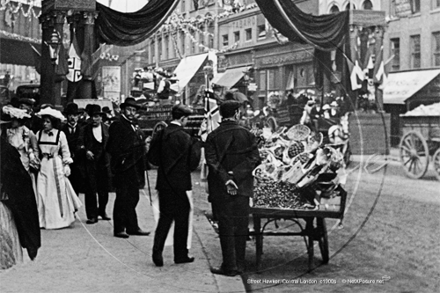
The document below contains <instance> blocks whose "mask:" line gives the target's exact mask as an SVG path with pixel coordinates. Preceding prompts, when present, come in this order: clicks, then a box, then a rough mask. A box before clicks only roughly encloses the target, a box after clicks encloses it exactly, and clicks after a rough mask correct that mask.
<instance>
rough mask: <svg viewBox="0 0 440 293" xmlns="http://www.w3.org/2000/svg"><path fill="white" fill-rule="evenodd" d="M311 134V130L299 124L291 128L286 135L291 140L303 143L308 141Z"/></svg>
mask: <svg viewBox="0 0 440 293" xmlns="http://www.w3.org/2000/svg"><path fill="white" fill-rule="evenodd" d="M310 133H311V131H310V128H308V127H307V126H305V125H302V124H297V125H293V126H292V127H290V128H289V130H287V132H286V135H287V137H288V138H289V139H290V140H296V141H301V140H306V139H307V138H308V137H309V135H310Z"/></svg>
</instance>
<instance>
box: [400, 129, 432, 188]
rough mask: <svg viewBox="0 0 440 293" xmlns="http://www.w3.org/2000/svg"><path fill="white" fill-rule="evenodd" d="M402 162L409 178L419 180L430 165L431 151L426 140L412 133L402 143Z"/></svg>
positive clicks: (405, 136) (406, 135)
mask: <svg viewBox="0 0 440 293" xmlns="http://www.w3.org/2000/svg"><path fill="white" fill-rule="evenodd" d="M399 148H400V161H401V162H402V166H403V169H404V170H405V173H406V175H407V176H408V177H410V178H414V179H419V178H421V177H422V176H423V175H425V173H426V170H428V165H429V149H428V144H427V143H426V140H425V139H424V138H423V136H422V135H421V134H420V133H419V132H416V131H410V132H408V133H407V134H405V135H404V136H403V137H402V140H401V141H400V146H399Z"/></svg>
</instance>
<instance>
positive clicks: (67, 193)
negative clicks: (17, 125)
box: [36, 108, 82, 229]
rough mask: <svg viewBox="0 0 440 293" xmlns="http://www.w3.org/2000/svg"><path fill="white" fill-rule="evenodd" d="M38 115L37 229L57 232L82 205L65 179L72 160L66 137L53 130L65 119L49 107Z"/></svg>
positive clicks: (65, 225) (72, 217)
mask: <svg viewBox="0 0 440 293" xmlns="http://www.w3.org/2000/svg"><path fill="white" fill-rule="evenodd" d="M37 115H38V116H41V117H42V118H43V129H42V130H40V131H38V132H37V135H36V136H37V141H38V147H39V152H40V159H41V162H40V173H39V174H38V181H37V192H38V201H37V203H38V213H39V218H40V227H41V228H46V229H60V228H64V227H68V226H70V225H71V224H72V223H73V222H74V221H75V213H76V211H77V210H78V208H79V207H80V206H81V205H82V203H81V201H80V200H79V198H78V196H77V195H76V193H75V191H74V190H73V188H72V185H71V184H70V181H69V179H68V178H67V177H68V176H69V175H70V168H69V164H70V163H72V162H73V160H72V158H71V156H70V151H69V146H68V144H67V139H66V135H65V134H64V132H62V131H60V130H59V129H57V128H56V127H57V126H58V125H57V124H59V122H60V120H63V119H64V116H63V115H62V114H61V112H60V111H58V110H55V109H52V108H45V109H42V110H41V111H40V112H39V113H37Z"/></svg>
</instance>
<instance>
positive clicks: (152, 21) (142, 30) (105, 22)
mask: <svg viewBox="0 0 440 293" xmlns="http://www.w3.org/2000/svg"><path fill="white" fill-rule="evenodd" d="M178 3H179V0H150V1H148V3H147V4H146V5H145V6H144V7H143V8H141V9H140V10H138V11H136V12H130V13H123V12H119V11H116V10H113V9H111V8H109V7H107V6H104V5H102V4H100V3H98V2H96V11H97V12H98V18H97V19H96V21H95V36H96V39H97V43H106V44H108V45H117V46H133V45H136V44H138V43H140V42H142V41H144V40H146V39H147V38H148V37H149V36H151V35H152V34H153V33H154V32H155V31H156V30H157V29H158V28H159V27H160V26H161V25H162V23H163V22H164V21H165V20H166V19H167V18H168V16H169V15H170V14H171V12H173V10H174V9H175V7H176V5H177V4H178Z"/></svg>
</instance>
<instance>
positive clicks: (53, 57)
mask: <svg viewBox="0 0 440 293" xmlns="http://www.w3.org/2000/svg"><path fill="white" fill-rule="evenodd" d="M60 40H61V38H60V34H59V33H58V31H57V30H56V29H55V28H54V29H53V31H52V33H51V35H50V39H49V41H47V42H45V43H46V45H47V46H48V47H49V56H50V61H51V62H52V64H55V63H56V61H57V59H58V50H59V47H60Z"/></svg>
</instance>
